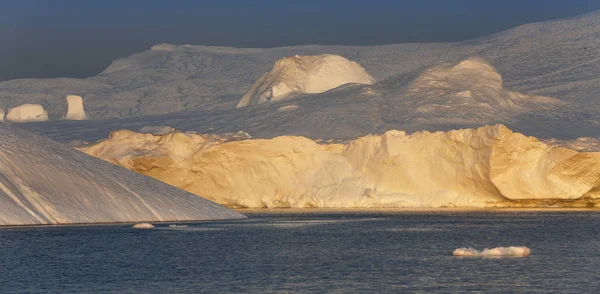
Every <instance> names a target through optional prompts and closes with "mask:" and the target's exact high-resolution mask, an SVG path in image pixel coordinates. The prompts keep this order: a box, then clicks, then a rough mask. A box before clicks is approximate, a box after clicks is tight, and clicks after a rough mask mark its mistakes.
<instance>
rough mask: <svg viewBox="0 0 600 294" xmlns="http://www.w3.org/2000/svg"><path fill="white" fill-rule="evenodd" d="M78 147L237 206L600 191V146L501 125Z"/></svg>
mask: <svg viewBox="0 0 600 294" xmlns="http://www.w3.org/2000/svg"><path fill="white" fill-rule="evenodd" d="M80 150H82V151H84V152H86V153H88V154H90V155H93V156H95V157H98V158H102V159H104V160H107V161H109V162H112V163H114V164H117V165H120V166H123V167H125V168H128V169H131V170H133V171H136V172H139V173H142V174H145V175H148V176H151V177H154V178H156V179H159V180H161V181H164V182H166V183H168V184H170V185H173V186H176V187H180V188H182V189H184V190H187V191H189V192H191V193H194V194H196V195H199V196H202V197H206V198H207V199H210V200H213V201H216V202H218V203H221V204H223V205H226V206H229V207H251V208H264V207H266V208H277V207H296V208H305V207H332V208H338V207H428V208H433V207H506V206H519V205H521V204H522V203H524V202H527V201H546V200H551V201H567V202H569V201H584V200H585V199H588V200H590V201H592V202H594V201H595V200H594V199H597V198H598V197H600V193H598V191H600V153H598V152H577V151H574V150H571V149H567V148H564V147H559V146H553V145H547V144H545V143H543V142H541V141H539V140H538V139H536V138H535V137H527V136H525V135H523V134H520V133H515V132H513V131H511V130H510V129H508V128H507V127H505V126H503V125H495V126H483V127H480V128H476V129H461V130H453V131H448V132H427V131H422V132H416V133H414V134H407V133H405V132H402V131H388V132H386V133H384V134H382V135H367V136H363V137H360V138H357V139H354V140H350V141H346V142H341V143H328V142H324V143H319V142H316V141H313V140H311V139H309V138H305V137H297V136H280V137H276V138H273V139H250V138H247V137H244V136H240V135H238V134H227V135H223V136H219V135H206V134H196V133H179V132H174V133H169V134H165V135H152V134H140V133H135V132H132V131H129V130H120V131H115V132H113V133H112V134H111V136H110V137H109V138H108V139H106V140H104V141H101V142H98V143H96V144H93V145H88V146H83V147H80Z"/></svg>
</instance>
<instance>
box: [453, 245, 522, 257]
mask: <svg viewBox="0 0 600 294" xmlns="http://www.w3.org/2000/svg"><path fill="white" fill-rule="evenodd" d="M530 254H531V250H530V249H529V248H527V247H524V246H510V247H496V248H492V249H487V248H485V249H483V250H482V251H479V250H476V249H473V248H471V247H468V248H466V247H463V248H458V249H456V250H454V252H452V255H454V256H466V257H525V256H529V255H530Z"/></svg>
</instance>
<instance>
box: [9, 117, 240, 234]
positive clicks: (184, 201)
mask: <svg viewBox="0 0 600 294" xmlns="http://www.w3.org/2000/svg"><path fill="white" fill-rule="evenodd" d="M243 217H244V216H242V215H241V214H239V213H237V212H235V211H232V210H230V209H227V208H225V207H223V206H221V205H218V204H216V203H213V202H210V201H207V200H205V199H203V198H201V197H198V196H195V195H192V194H190V193H187V192H185V191H182V190H179V189H176V188H174V187H171V186H169V185H165V184H163V183H161V182H158V181H156V180H154V179H151V178H148V177H144V176H142V175H139V174H136V173H133V172H131V171H128V170H126V169H123V168H120V167H117V166H114V165H112V164H108V163H107V162H104V161H102V160H98V159H96V158H93V157H91V156H88V155H86V154H84V153H82V152H79V151H77V150H75V149H73V148H70V147H68V146H66V145H63V144H60V143H57V142H54V141H52V140H50V139H47V138H44V137H41V136H38V135H34V134H31V133H29V132H25V131H23V130H19V129H16V128H13V127H11V126H10V125H7V124H0V225H36V224H73V223H109V222H144V221H146V222H147V221H183V220H212V219H235V218H243Z"/></svg>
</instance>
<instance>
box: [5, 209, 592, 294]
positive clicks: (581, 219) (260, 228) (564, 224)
mask: <svg viewBox="0 0 600 294" xmlns="http://www.w3.org/2000/svg"><path fill="white" fill-rule="evenodd" d="M250 216H251V218H250V219H248V220H241V221H228V222H202V223H188V224H187V225H188V227H185V228H169V227H168V225H167V224H158V225H157V228H156V229H150V230H141V229H133V228H131V226H130V225H114V226H108V225H106V226H71V227H37V228H34V227H29V228H2V229H0V293H107V292H111V293H200V292H206V293H215V292H251V293H264V292H303V293H306V292H334V293H351V292H377V293H383V292H394V293H407V292H408V293H414V292H417V293H419V292H420V293H432V292H443V293H459V292H477V291H479V292H486V293H487V292H489V293H517V292H518V293H559V292H560V293H597V292H598V291H599V289H600V279H599V278H600V274H599V273H598V271H599V270H600V234H599V233H600V213H594V212H568V213H528V212H511V213H508V212H502V213H484V212H478V213H473V212H468V213H465V212H462V213H450V212H444V213H415V212H411V213H407V212H404V213H389V212H339V213H313V214H259V213H256V214H251V215H250ZM511 245H515V246H516V245H520V246H528V247H529V248H531V250H532V254H531V256H529V257H526V258H500V259H489V258H455V257H453V256H452V251H453V250H454V249H456V248H458V247H464V246H472V247H475V248H477V249H483V248H484V247H497V246H511Z"/></svg>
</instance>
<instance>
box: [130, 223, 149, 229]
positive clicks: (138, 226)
mask: <svg viewBox="0 0 600 294" xmlns="http://www.w3.org/2000/svg"><path fill="white" fill-rule="evenodd" d="M132 228H134V229H154V225H153V224H150V223H139V224H135V225H133V226H132Z"/></svg>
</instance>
